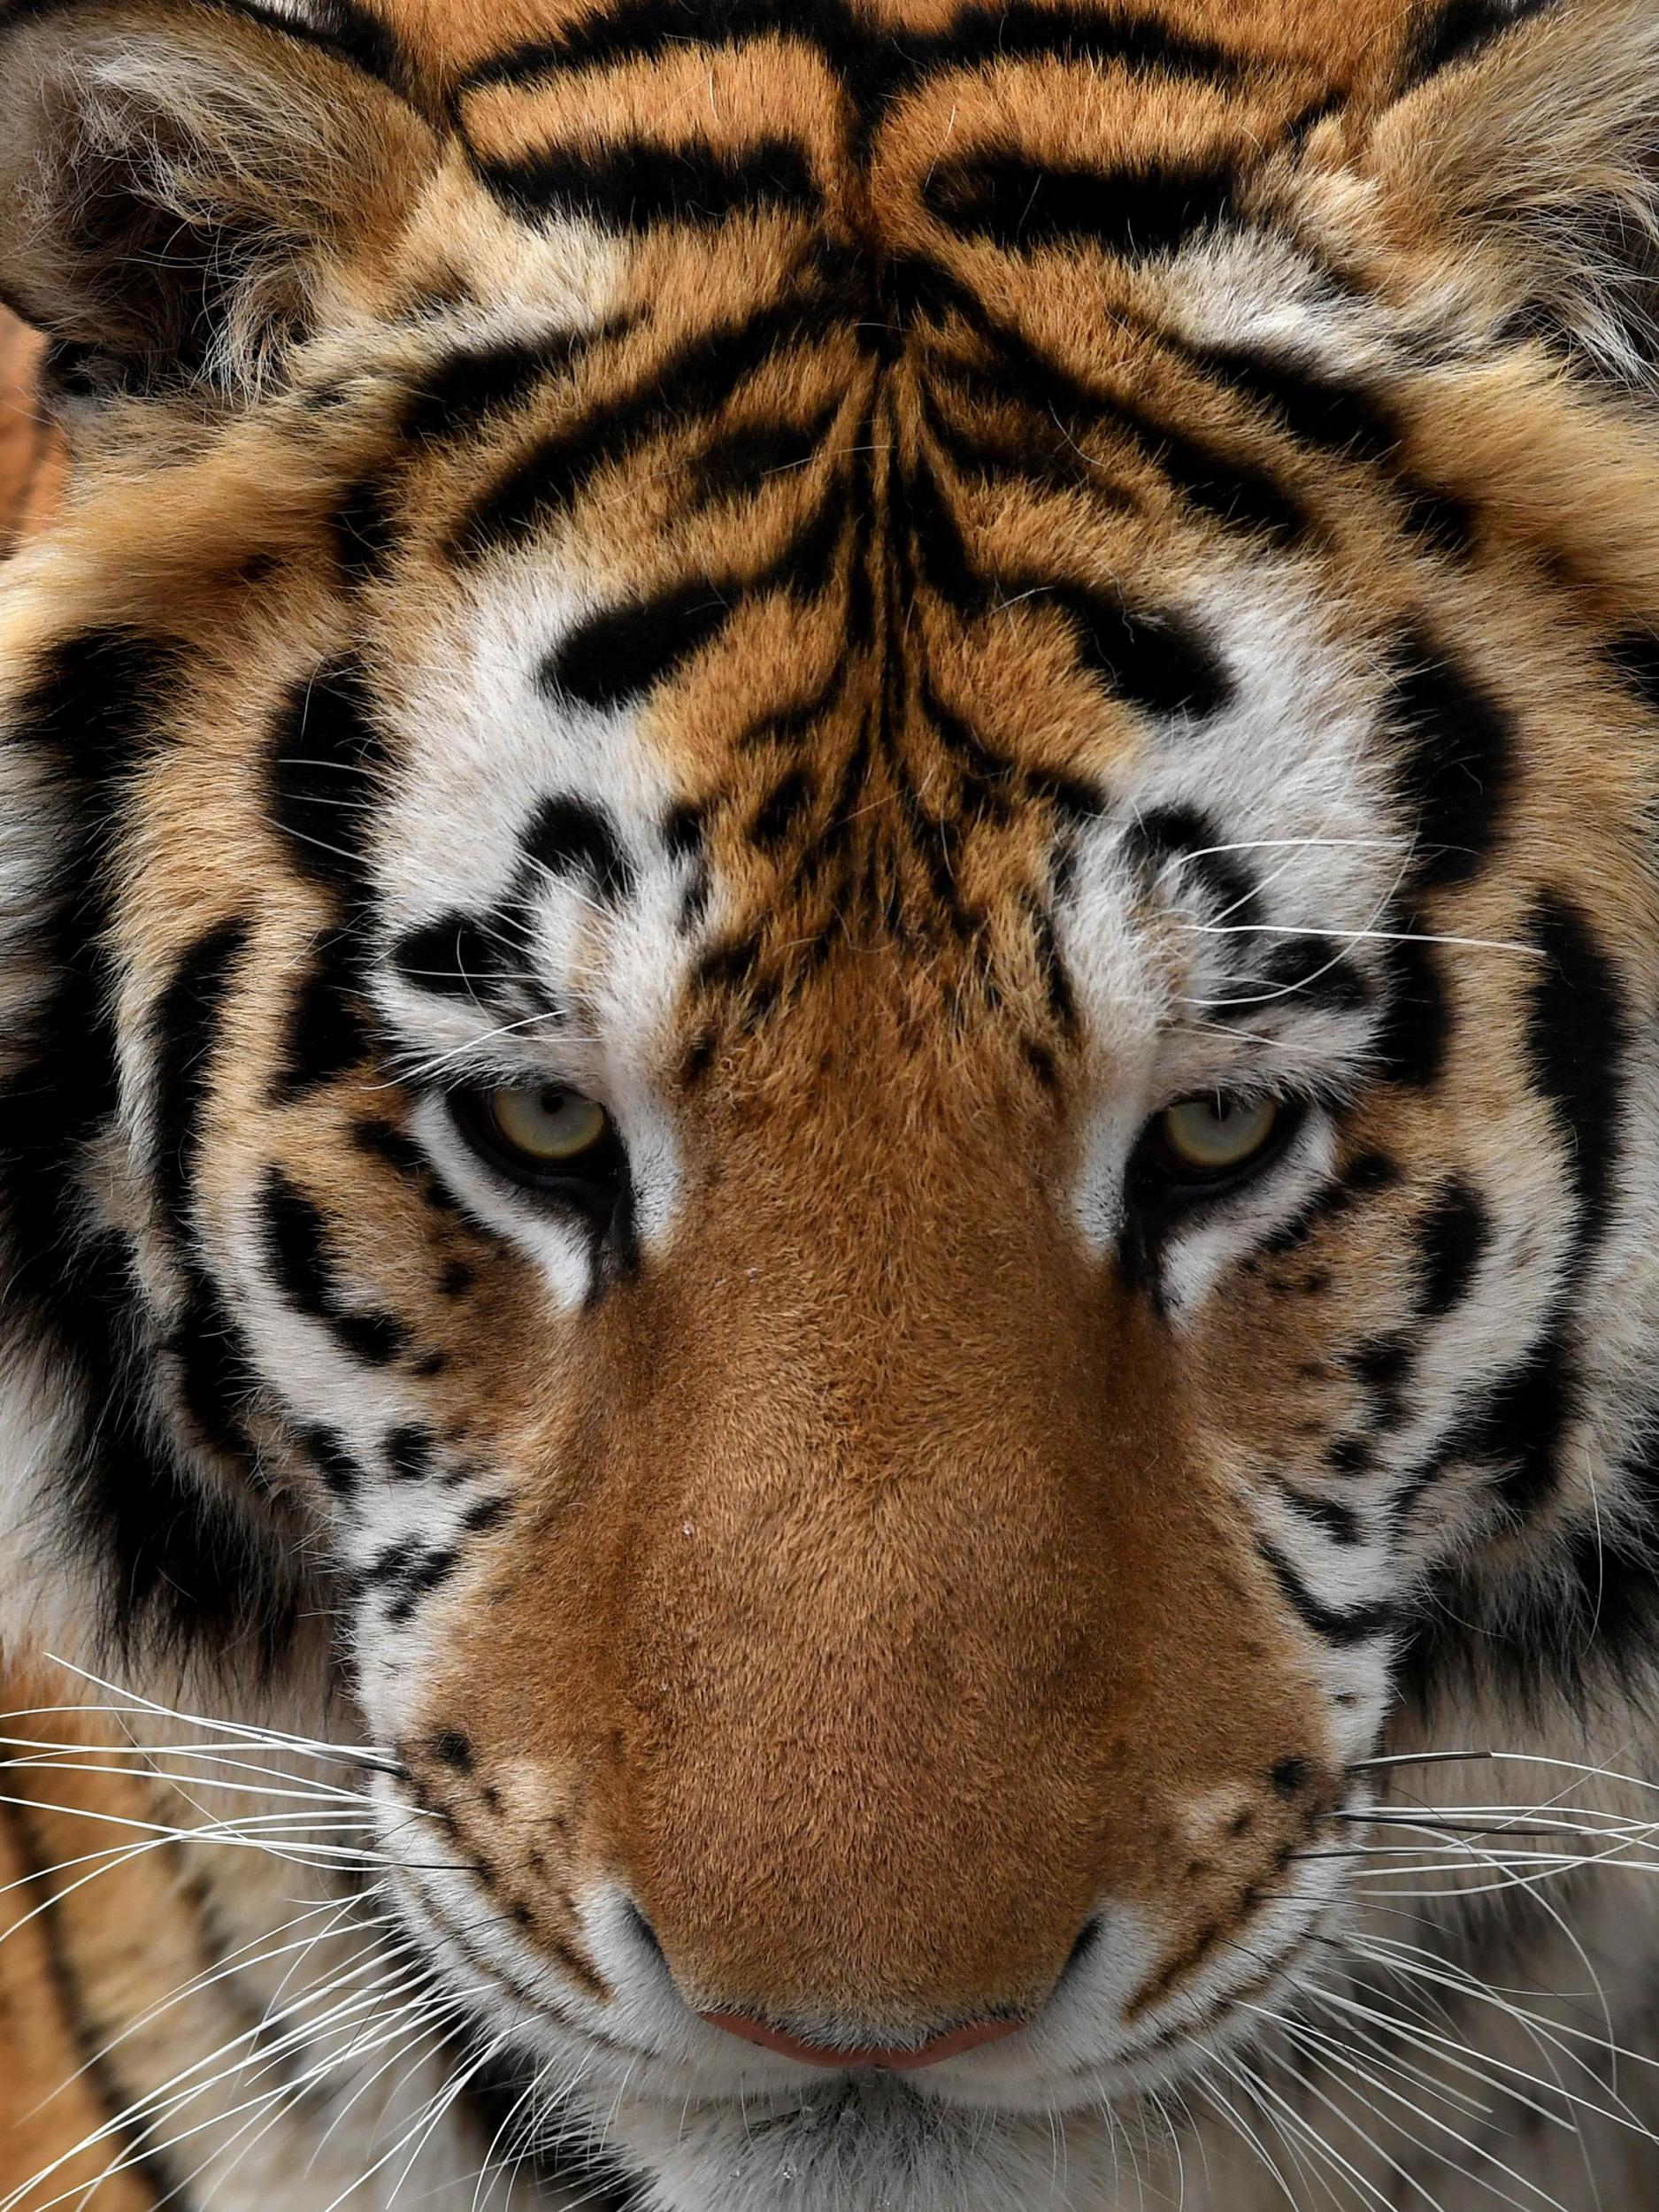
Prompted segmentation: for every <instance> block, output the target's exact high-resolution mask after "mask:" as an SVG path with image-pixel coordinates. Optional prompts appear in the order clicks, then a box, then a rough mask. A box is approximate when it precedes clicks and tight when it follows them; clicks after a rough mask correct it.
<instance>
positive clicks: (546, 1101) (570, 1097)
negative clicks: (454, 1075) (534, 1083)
mask: <svg viewBox="0 0 1659 2212" xmlns="http://www.w3.org/2000/svg"><path fill="white" fill-rule="evenodd" d="M481 1103H482V1105H483V1109H484V1111H485V1112H486V1114H488V1118H489V1119H490V1122H491V1124H492V1125H493V1126H494V1130H495V1135H496V1136H497V1137H498V1138H499V1139H500V1141H501V1142H502V1143H503V1145H505V1146H507V1147H508V1148H509V1149H510V1150H511V1151H513V1152H517V1153H518V1154H519V1155H521V1156H522V1157H523V1158H525V1159H526V1160H529V1161H533V1162H534V1164H535V1165H536V1166H538V1167H557V1166H561V1165H564V1164H566V1163H567V1162H570V1161H573V1160H580V1158H582V1156H584V1155H585V1154H587V1153H589V1152H592V1151H593V1150H594V1148H595V1147H596V1146H597V1145H598V1144H600V1143H601V1142H602V1141H603V1139H604V1138H605V1136H606V1135H607V1134H608V1133H609V1132H610V1128H611V1118H610V1116H609V1115H608V1114H607V1113H606V1112H605V1110H604V1108H603V1106H601V1105H599V1104H598V1103H597V1102H595V1100H593V1099H591V1098H584V1097H582V1095H581V1094H580V1092H578V1091H566V1090H560V1089H557V1087H554V1086H552V1085H549V1086H546V1087H543V1088H541V1089H539V1090H518V1089H516V1088H508V1089H503V1090H498V1091H488V1092H486V1093H484V1094H483V1097H482V1100H481Z"/></svg>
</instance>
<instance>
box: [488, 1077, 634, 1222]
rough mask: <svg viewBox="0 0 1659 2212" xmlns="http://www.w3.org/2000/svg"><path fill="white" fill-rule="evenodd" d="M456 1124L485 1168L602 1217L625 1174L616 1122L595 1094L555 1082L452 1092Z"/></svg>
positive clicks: (624, 1163) (608, 1211)
mask: <svg viewBox="0 0 1659 2212" xmlns="http://www.w3.org/2000/svg"><path fill="white" fill-rule="evenodd" d="M450 1111H451V1114H452V1115H453V1117H454V1120H455V1124H456V1126H457V1129H458V1130H459V1131H460V1133H461V1134H462V1136H463V1137H465V1140H466V1141H467V1143H468V1144H469V1145H471V1147H472V1150H473V1151H474V1152H475V1153H477V1154H478V1156H479V1157H480V1159H481V1160H482V1161H483V1162H484V1163H485V1164H486V1165H487V1166H488V1167H491V1168H493V1169H494V1170H495V1172H496V1173H497V1174H499V1175H503V1176H505V1177H507V1178H508V1179H510V1180H511V1181H512V1182H515V1183H517V1184H518V1185H519V1186H520V1187H522V1188H524V1189H526V1190H531V1191H536V1192H540V1193H543V1194H546V1195H548V1196H549V1197H554V1198H562V1199H565V1200H567V1201H569V1202H572V1203H574V1204H576V1205H579V1206H580V1207H581V1208H582V1210H584V1211H585V1212H588V1213H591V1214H594V1215H595V1216H608V1215H609V1214H610V1212H611V1209H612V1207H613V1206H614V1205H615V1203H616V1199H617V1194H618V1190H619V1189H620V1188H621V1186H622V1181H623V1178H624V1175H625V1173H626V1160H625V1157H624V1154H623V1150H622V1145H621V1141H620V1140H619V1138H618V1135H617V1132H616V1128H615V1125H614V1124H613V1123H612V1121H611V1117H610V1115H609V1114H608V1113H607V1112H606V1111H605V1110H604V1108H603V1106H602V1105H600V1104H599V1102H598V1101H597V1100H596V1099H592V1098H588V1097H586V1096H585V1095H584V1094H582V1093H581V1092H580V1091H575V1090H572V1089H571V1088H570V1087H568V1086H567V1085H565V1084H562V1083H527V1084H502V1085H499V1086H496V1087H490V1088H484V1087H480V1088H478V1089H475V1090H468V1091H459V1092H457V1094H455V1096H454V1098H453V1099H452V1100H451V1102H450Z"/></svg>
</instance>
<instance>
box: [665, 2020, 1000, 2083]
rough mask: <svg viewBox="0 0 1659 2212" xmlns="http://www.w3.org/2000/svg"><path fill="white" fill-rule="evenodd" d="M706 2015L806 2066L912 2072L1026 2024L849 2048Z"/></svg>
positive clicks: (992, 2023)
mask: <svg viewBox="0 0 1659 2212" xmlns="http://www.w3.org/2000/svg"><path fill="white" fill-rule="evenodd" d="M703 2018H704V2019H705V2020H706V2021H707V2022H708V2023H709V2025H710V2027H711V2028H724V2029H725V2030H726V2033H727V2034H728V2035H736V2036H741V2038H742V2039H743V2041H744V2042H745V2043H757V2044H759V2046H760V2047H761V2049H762V2050H763V2051H776V2052H777V2053H778V2054H779V2055H780V2057H783V2058H795V2059H799V2060H800V2062H801V2063H802V2064H803V2066H838V2067H847V2066H889V2067H891V2068H892V2069H893V2070H894V2071H895V2073H901V2074H905V2073H913V2072H914V2071H915V2070H916V2069H917V2068H918V2066H937V2065H938V2064H939V2062H940V2061H941V2059H947V2058H960V2057H961V2056H962V2054H963V2053H964V2051H978V2050H981V2049H983V2047H985V2045H986V2044H987V2043H1000V2042H1001V2041H1002V2038H1003V2037H1004V2036H1005V2035H1018V2032H1019V2031H1020V2029H1021V2028H1023V2027H1024V2026H1025V2022H1024V2021H1023V2020H991V2021H987V2022H985V2023H983V2024H981V2025H980V2026H979V2027H977V2028H952V2029H951V2030H950V2031H949V2033H948V2034H945V2035H936V2036H934V2037H933V2039H932V2040H931V2042H927V2043H918V2044H917V2045H915V2046H914V2047H912V2048H910V2050H900V2051H890V2050H882V2049H879V2048H877V2047H871V2048H868V2049H854V2050H849V2049H844V2048H837V2047H832V2046H830V2045H827V2044H823V2043H803V2042H802V2040H801V2039H800V2037H799V2036H795V2035H786V2034H785V2033H784V2032H783V2030H782V2029H781V2028H768V2027H763V2026H762V2024H761V2023H760V2022H759V2021H758V2020H748V2019H745V2018H744V2016H743V2015H742V2014H741V2012H705V2013H704V2014H703Z"/></svg>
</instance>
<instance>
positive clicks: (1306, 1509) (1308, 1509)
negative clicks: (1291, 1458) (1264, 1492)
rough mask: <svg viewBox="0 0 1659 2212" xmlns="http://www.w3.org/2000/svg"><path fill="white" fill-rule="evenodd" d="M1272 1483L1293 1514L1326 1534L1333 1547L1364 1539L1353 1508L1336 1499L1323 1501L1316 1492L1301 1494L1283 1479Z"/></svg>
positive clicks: (1279, 1478)
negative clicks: (1298, 1515)
mask: <svg viewBox="0 0 1659 2212" xmlns="http://www.w3.org/2000/svg"><path fill="white" fill-rule="evenodd" d="M1273 1481H1274V1486H1275V1487H1276V1488H1277V1490H1278V1491H1279V1495H1280V1496H1281V1497H1282V1498H1283V1499H1284V1500H1285V1502H1286V1504H1287V1505H1288V1506H1289V1507H1290V1509H1291V1510H1292V1511H1293V1512H1294V1513H1297V1514H1300V1516H1301V1517H1302V1519H1303V1520H1304V1521H1310V1522H1311V1523H1312V1524H1313V1525H1314V1526H1315V1527H1316V1528H1317V1529H1321V1530H1323V1531H1324V1532H1325V1535H1326V1536H1328V1537H1329V1538H1330V1540H1331V1541H1332V1542H1333V1544H1342V1545H1345V1546H1346V1545H1351V1544H1357V1543H1359V1542H1360V1541H1361V1540H1362V1539H1363V1536H1364V1529H1363V1526H1362V1525H1361V1522H1360V1517H1359V1515H1358V1514H1357V1513H1356V1511H1355V1510H1354V1509H1353V1507H1352V1506H1351V1505H1343V1504H1342V1503H1341V1502H1340V1501H1339V1500H1337V1499H1335V1498H1322V1497H1320V1496H1319V1495H1318V1494H1317V1492H1316V1491H1311V1490H1298V1489H1296V1488H1294V1486H1293V1485H1291V1484H1290V1483H1288V1482H1286V1480H1285V1479H1284V1478H1283V1477H1282V1476H1275V1477H1274V1478H1273Z"/></svg>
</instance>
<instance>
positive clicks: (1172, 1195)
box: [1127, 1092, 1308, 1210]
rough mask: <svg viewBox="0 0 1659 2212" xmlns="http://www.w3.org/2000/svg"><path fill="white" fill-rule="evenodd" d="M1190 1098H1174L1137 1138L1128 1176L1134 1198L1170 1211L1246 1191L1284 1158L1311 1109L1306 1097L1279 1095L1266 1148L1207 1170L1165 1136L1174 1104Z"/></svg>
mask: <svg viewBox="0 0 1659 2212" xmlns="http://www.w3.org/2000/svg"><path fill="white" fill-rule="evenodd" d="M1191 1095H1192V1096H1193V1097H1194V1098H1195V1097H1197V1096H1199V1095H1201V1094H1199V1093H1197V1092H1194V1093H1193V1094H1191ZM1186 1103H1187V1100H1185V1099H1171V1101H1170V1105H1169V1106H1164V1107H1160V1108H1159V1110H1158V1111H1157V1112H1156V1114H1154V1115H1152V1117H1151V1118H1149V1119H1148V1122H1147V1124H1146V1125H1145V1126H1144V1128H1143V1129H1142V1130H1141V1134H1140V1136H1139V1137H1138V1138H1137V1139H1136V1140H1135V1147H1134V1150H1133V1153H1132V1154H1131V1155H1130V1160H1129V1173H1128V1179H1127V1180H1128V1186H1129V1190H1130V1193H1131V1195H1132V1198H1139V1199H1140V1200H1141V1202H1142V1203H1143V1204H1146V1203H1151V1204H1154V1205H1159V1206H1161V1207H1163V1208H1164V1210H1170V1209H1171V1208H1172V1207H1183V1206H1198V1205H1202V1204H1205V1203H1207V1202H1209V1201H1210V1200H1211V1199H1217V1198H1225V1197H1226V1196H1228V1195H1229V1194H1231V1193H1232V1192H1233V1191H1236V1190H1241V1189H1242V1188H1243V1187H1245V1186H1246V1185H1247V1184H1248V1183H1253V1182H1255V1181H1256V1179H1258V1178H1259V1177H1260V1176H1262V1175H1264V1174H1265V1173H1266V1172H1267V1171H1268V1169H1269V1168H1271V1167H1272V1166H1274V1165H1275V1164H1277V1163H1278V1162H1279V1160H1280V1159H1282V1158H1283V1157H1284V1155H1285V1153H1286V1151H1287V1150H1288V1149H1289V1148H1290V1146H1291V1144H1292V1142H1293V1141H1294V1139H1295V1137H1296V1136H1297V1134H1298V1133H1299V1132H1300V1131H1301V1129H1302V1126H1303V1125H1304V1124H1305V1122H1306V1120H1307V1118H1308V1106H1307V1103H1306V1102H1305V1101H1302V1100H1300V1099H1287V1098H1275V1099H1273V1100H1272V1101H1271V1103H1272V1104H1273V1105H1274V1106H1275V1107H1276V1108H1277V1109H1278V1112H1277V1115H1276V1117H1275V1119H1274V1122H1273V1126H1272V1129H1271V1132H1270V1133H1269V1135H1268V1139H1267V1141H1266V1142H1265V1143H1264V1144H1263V1146H1262V1147H1261V1148H1260V1150H1259V1151H1256V1152H1253V1153H1251V1155H1250V1156H1249V1157H1248V1159H1246V1160H1240V1162H1239V1163H1238V1164H1237V1165H1236V1166H1234V1167H1224V1168H1217V1169H1215V1170H1214V1171H1206V1170H1204V1169H1203V1168H1197V1167H1194V1165H1193V1164H1192V1163H1191V1162H1190V1161H1189V1160H1183V1159H1182V1158H1180V1157H1179V1155H1178V1154H1176V1153H1173V1152H1172V1151H1171V1149H1170V1148H1169V1145H1168V1142H1167V1141H1166V1139H1165V1137H1164V1115H1165V1114H1166V1113H1168V1112H1169V1110H1170V1107H1171V1106H1181V1105H1185V1104H1186Z"/></svg>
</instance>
